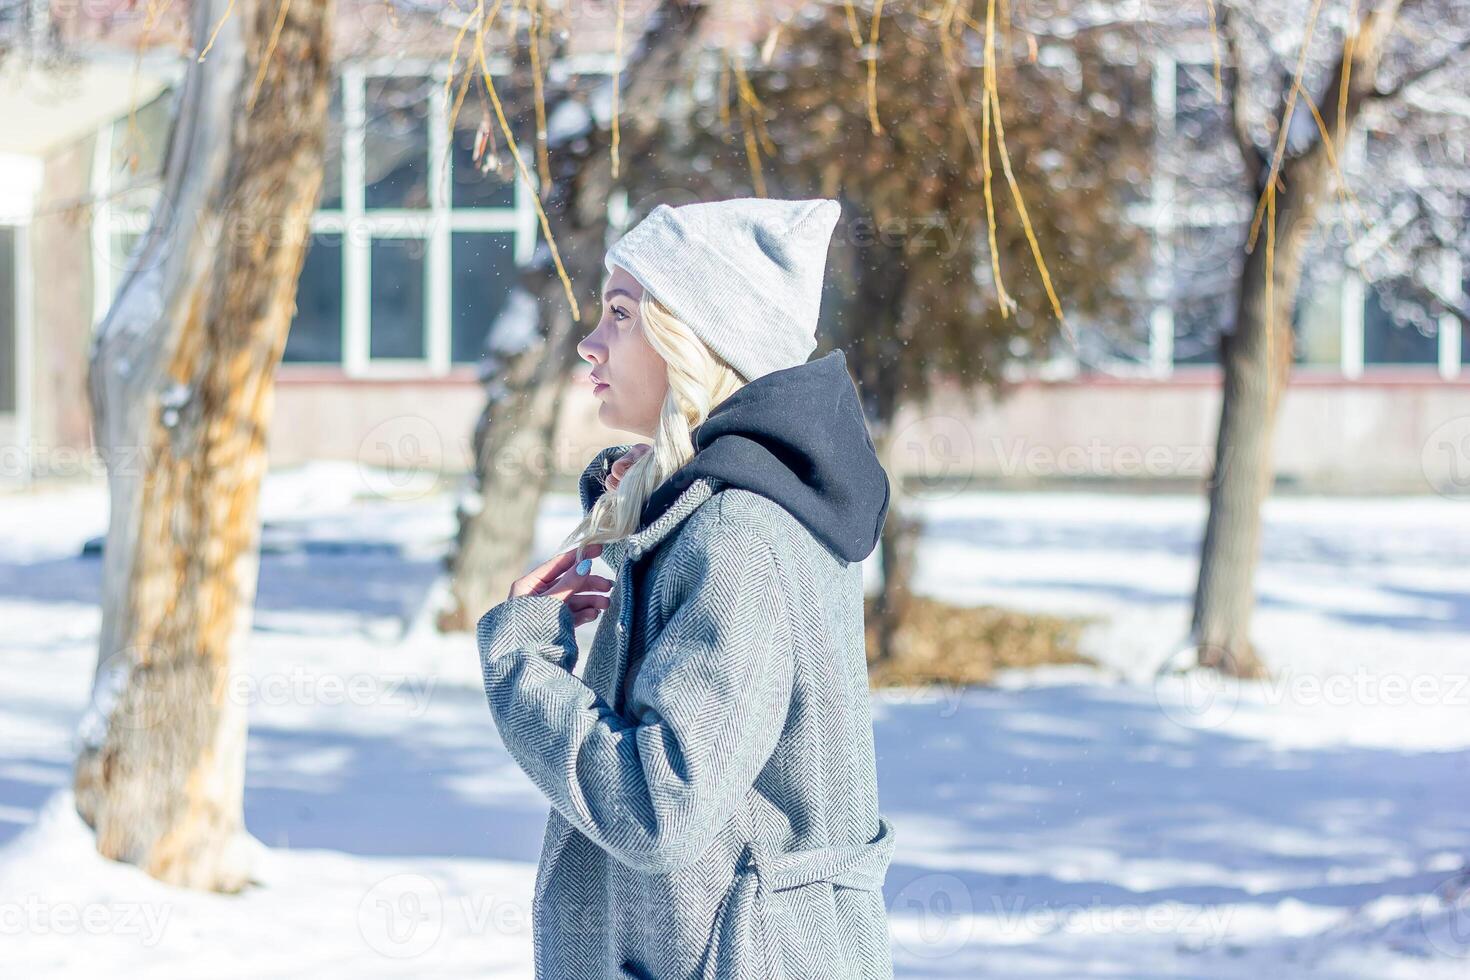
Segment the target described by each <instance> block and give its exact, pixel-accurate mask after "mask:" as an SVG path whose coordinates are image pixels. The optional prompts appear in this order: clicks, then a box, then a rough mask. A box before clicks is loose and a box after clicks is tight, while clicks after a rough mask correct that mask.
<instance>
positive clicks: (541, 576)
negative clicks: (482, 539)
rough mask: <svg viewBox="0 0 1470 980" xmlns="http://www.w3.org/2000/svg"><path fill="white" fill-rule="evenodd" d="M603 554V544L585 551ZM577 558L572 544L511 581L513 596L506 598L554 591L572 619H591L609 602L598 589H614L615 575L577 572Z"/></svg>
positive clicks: (591, 555) (588, 554) (579, 622)
mask: <svg viewBox="0 0 1470 980" xmlns="http://www.w3.org/2000/svg"><path fill="white" fill-rule="evenodd" d="M600 554H602V545H601V544H590V545H588V546H587V548H586V549H585V550H584V551H583V552H582V556H583V557H584V558H596V557H597V556H598V555H600ZM576 562H577V549H576V548H570V549H568V550H566V551H564V552H562V553H561V554H559V555H557V556H556V557H555V558H550V559H548V560H547V561H545V562H543V563H542V564H540V565H538V566H536V567H535V568H533V569H531V570H530V571H529V572H527V573H526V574H525V575H523V576H521V577H520V578H518V579H516V580H515V582H513V583H511V587H510V596H507V598H512V597H514V596H518V595H554V596H556V597H557V598H559V599H561V600H562V601H563V602H565V603H566V604H567V608H569V609H571V611H572V621H573V622H575V623H576V624H577V625H578V626H581V625H582V624H583V623H590V622H592V621H593V620H594V619H596V618H597V617H598V616H600V615H602V610H604V609H606V608H607V606H608V597H607V596H605V595H598V594H597V593H599V592H606V591H608V590H609V589H611V588H612V587H613V583H612V579H607V578H603V577H602V576H601V575H592V574H590V573H589V574H587V575H578V574H577V571H576V568H575V567H574V566H575V565H576Z"/></svg>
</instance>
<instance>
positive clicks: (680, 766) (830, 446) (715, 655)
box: [477, 198, 894, 980]
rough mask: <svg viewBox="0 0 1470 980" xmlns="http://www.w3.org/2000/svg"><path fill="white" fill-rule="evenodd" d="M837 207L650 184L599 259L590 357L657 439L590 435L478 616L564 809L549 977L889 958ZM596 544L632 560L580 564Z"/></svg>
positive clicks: (519, 744)
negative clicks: (619, 440)
mask: <svg viewBox="0 0 1470 980" xmlns="http://www.w3.org/2000/svg"><path fill="white" fill-rule="evenodd" d="M839 214H840V207H839V206H838V204H837V202H836V201H831V200H826V199H818V200H805V201H777V200H763V199H754V198H739V199H734V200H728V201H718V202H712V203H708V204H693V205H686V206H683V207H680V208H670V207H668V206H667V205H661V206H659V207H658V208H656V209H655V210H654V211H653V212H652V213H651V214H650V215H649V216H648V217H647V218H646V219H645V220H644V221H643V222H641V223H640V224H638V225H637V226H636V227H634V228H633V229H632V230H630V231H629V232H628V233H627V234H626V235H624V236H623V237H622V238H621V239H620V240H619V241H618V242H617V243H616V244H615V245H614V246H613V248H612V249H611V250H610V251H609V252H608V254H607V257H606V260H605V261H606V265H607V268H608V272H609V274H610V277H609V279H608V280H607V284H606V289H605V292H604V296H603V315H602V319H601V321H600V322H599V323H598V325H597V328H596V329H595V330H594V331H593V332H592V333H591V334H590V335H589V336H587V337H586V338H585V339H584V340H583V341H582V342H581V343H580V344H579V345H578V352H579V353H580V354H581V356H582V357H584V358H585V359H587V360H588V361H590V362H591V364H592V372H591V373H592V378H593V383H594V387H595V391H596V397H597V398H598V399H599V401H600V405H599V417H600V418H601V420H602V421H603V422H604V423H606V424H608V425H609V426H611V427H613V428H616V429H620V430H624V431H629V432H634V433H638V434H640V435H642V436H645V437H646V438H648V439H650V440H652V442H651V444H649V445H643V446H632V445H623V446H614V447H611V448H609V449H605V450H603V451H602V452H600V453H598V454H597V456H596V457H595V458H594V459H593V460H592V462H591V463H590V464H589V465H588V466H587V467H586V469H585V470H584V472H583V473H582V476H581V480H580V484H579V492H580V496H581V503H582V509H583V519H582V522H581V524H580V525H579V526H578V527H577V528H576V529H575V530H574V531H573V532H572V534H571V536H570V537H569V538H568V539H567V541H568V543H569V544H570V543H573V542H575V544H576V547H575V548H571V549H569V550H567V551H566V552H565V553H563V554H561V555H559V556H558V557H556V558H554V559H552V560H550V561H548V562H546V563H545V564H543V565H541V566H540V567H539V568H536V569H534V570H533V571H531V572H530V573H529V574H527V575H526V576H524V577H523V578H521V579H520V580H518V581H517V582H516V583H515V584H514V586H512V588H511V590H510V596H509V597H508V598H507V599H506V601H504V602H502V603H500V604H499V605H497V606H495V607H494V608H492V609H491V610H490V611H488V612H487V613H485V615H484V616H483V617H482V618H481V619H480V622H479V624H478V627H477V633H478V641H479V647H480V655H481V662H482V667H483V672H484V679H485V694H486V697H487V698H488V700H489V704H490V710H491V713H492V715H493V717H494V720H495V724H496V727H497V728H498V729H499V731H500V734H501V737H502V740H503V741H504V742H505V745H506V748H507V750H508V751H509V752H510V754H511V755H512V756H513V757H514V758H515V759H516V761H517V762H518V763H519V764H520V766H521V767H522V768H523V769H524V770H525V771H526V773H527V775H529V776H530V778H531V779H532V780H533V781H534V782H535V783H536V785H537V786H538V787H540V789H541V790H542V791H543V792H544V793H545V794H546V796H547V797H548V798H549V799H550V801H551V804H552V812H551V814H550V817H549V820H548V822H547V827H546V836H545V840H544V842H543V846H542V853H541V862H540V867H539V868H538V871H537V877H536V888H535V896H534V900H533V903H532V907H531V915H532V932H533V936H534V944H535V959H536V977H537V978H538V980H552V978H555V980H582V978H587V980H592V978H599V980H600V978H641V980H693V978H702V980H717V978H719V980H724V978H750V980H757V978H758V980H769V978H784V980H797V978H861V980H869V978H874V977H884V978H889V977H892V976H893V964H892V960H891V958H890V953H889V946H888V931H887V914H886V908H885V905H884V901H883V895H882V883H883V878H884V875H885V873H886V871H887V867H888V864H889V860H890V857H891V855H892V849H893V841H894V832H893V828H892V827H891V826H890V825H889V823H888V821H887V820H886V819H884V818H883V817H882V816H881V815H880V814H879V811H878V798H877V782H876V773H875V766H874V753H873V730H872V719H871V714H870V702H869V690H868V681H867V663H866V658H865V656H864V646H863V642H864V640H863V589H862V565H861V562H862V559H863V558H865V557H866V556H867V555H868V554H869V553H870V552H871V551H872V550H873V547H874V546H875V545H876V543H877V540H878V534H879V532H880V530H881V529H882V526H883V521H884V518H885V516H886V514H887V510H888V492H889V484H888V478H887V475H886V474H885V473H884V471H883V468H882V466H880V465H879V463H878V460H877V457H876V455H875V453H874V451H873V442H872V439H871V437H870V435H869V433H868V429H867V426H866V424H865V423H864V421H863V416H862V412H861V410H860V407H859V403H858V397H857V392H856V390H855V388H854V387H853V383H852V379H851V377H850V376H849V374H848V372H847V365H846V360H845V358H844V356H843V354H842V352H841V351H833V352H831V353H829V354H827V355H826V356H824V357H821V358H818V359H817V360H814V361H811V362H807V360H806V359H807V357H808V356H809V355H810V354H811V352H812V350H813V349H814V348H815V346H816V339H815V331H816V322H817V311H818V306H819V303H820V296H821V287H822V278H823V273H822V267H823V265H824V264H825V257H826V251H827V245H828V241H829V239H830V237H831V234H832V229H833V227H834V225H835V223H836V220H837V217H838V215H839ZM598 554H600V555H601V556H602V558H603V559H604V560H605V561H606V562H607V564H608V565H609V567H611V568H612V569H614V570H615V571H616V573H617V578H616V584H614V582H613V581H610V580H608V579H606V578H602V577H601V576H597V575H591V574H585V573H582V574H579V569H578V568H574V567H573V565H574V563H575V562H576V560H577V559H579V558H583V557H584V556H595V555H598ZM587 564H590V563H588V562H584V563H583V565H587ZM609 589H610V590H611V593H610V595H604V594H602V593H605V592H608V590H609ZM604 610H607V611H608V613H609V615H607V616H604V617H602V621H601V622H600V623H599V624H598V627H597V632H596V636H595V638H594V640H593V643H592V647H591V650H590V652H589V653H588V655H587V657H586V658H585V660H584V661H582V663H581V664H580V670H576V672H575V673H574V669H575V668H576V667H577V666H578V663H577V660H578V657H577V655H578V650H577V645H576V638H575V635H574V628H575V626H576V625H578V624H581V623H588V622H591V621H592V620H594V619H596V618H597V617H598V616H599V615H601V613H602V612H603V611H604Z"/></svg>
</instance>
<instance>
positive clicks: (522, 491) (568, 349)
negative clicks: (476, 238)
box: [438, 0, 707, 630]
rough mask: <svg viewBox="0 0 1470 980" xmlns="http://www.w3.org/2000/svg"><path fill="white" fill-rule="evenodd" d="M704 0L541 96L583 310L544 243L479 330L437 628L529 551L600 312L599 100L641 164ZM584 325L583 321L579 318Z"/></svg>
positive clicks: (517, 567) (493, 598) (476, 605)
mask: <svg viewBox="0 0 1470 980" xmlns="http://www.w3.org/2000/svg"><path fill="white" fill-rule="evenodd" d="M706 9H707V8H706V6H705V5H704V4H703V3H702V2H693V3H688V2H684V3H677V2H673V0H666V2H663V3H660V4H659V5H658V6H657V7H655V8H653V9H652V10H651V11H650V13H649V16H648V19H647V21H646V22H645V23H644V25H643V32H642V34H641V35H640V36H639V37H638V38H636V39H635V43H634V45H633V46H632V50H631V51H630V54H629V56H628V61H627V66H626V67H625V68H624V69H623V71H622V73H621V77H620V78H618V79H616V80H614V79H613V78H608V79H606V80H605V81H602V82H600V83H599V84H598V85H596V86H594V87H593V88H592V89H591V90H590V91H587V92H579V91H576V90H575V89H571V88H564V89H561V90H559V91H558V92H557V93H556V94H555V95H554V97H553V98H552V99H551V100H550V101H549V103H548V105H547V116H548V119H549V120H550V123H549V127H548V128H549V132H548V136H547V144H548V154H547V158H546V159H547V160H548V165H549V173H550V175H551V182H550V185H549V186H547V187H544V188H543V191H544V196H545V199H546V204H545V208H546V211H547V213H548V214H549V215H554V216H555V217H556V219H557V220H556V225H555V234H556V241H557V243H558V246H559V249H560V253H561V257H562V260H563V263H564V264H565V266H566V269H567V272H568V274H569V276H570V278H571V279H572V281H573V282H576V283H578V284H579V289H580V293H579V312H580V313H581V314H582V318H581V320H578V319H576V318H574V317H573V316H572V313H571V309H570V307H569V306H568V304H567V301H566V297H565V295H564V293H563V285H562V282H561V279H560V277H559V276H558V274H557V270H556V269H555V267H554V266H553V264H552V261H551V257H550V252H549V250H548V248H547V246H546V244H545V243H544V242H543V243H542V244H541V246H540V247H539V248H538V251H537V254H536V257H535V258H534V259H533V261H532V262H531V263H530V264H529V265H528V266H527V267H526V268H525V269H524V270H522V272H521V275H520V279H519V282H518V283H517V285H516V287H515V289H514V290H513V291H512V293H511V296H510V298H509V300H508V301H507V303H506V306H505V308H504V310H503V312H502V313H501V315H500V317H499V318H498V319H497V321H496V322H495V323H494V324H492V325H491V327H490V330H489V333H488V336H487V339H486V354H487V356H486V358H485V360H484V362H483V365H482V377H483V378H484V379H485V388H486V402H485V408H484V411H483V412H482V413H481V415H480V419H479V421H478V422H477V423H476V426H475V435H474V447H475V473H474V486H473V487H472V489H471V490H470V492H469V493H468V494H467V495H466V498H465V499H464V500H463V501H462V502H461V504H460V509H459V534H458V538H457V543H456V547H455V548H454V550H453V552H452V553H451V554H450V555H449V557H448V558H447V559H446V562H447V564H448V566H449V569H450V577H451V580H450V595H451V603H450V606H449V608H447V609H445V610H443V611H441V613H440V615H439V619H438V625H439V628H440V629H444V630H462V629H467V628H469V626H470V624H472V623H473V622H474V621H475V619H477V618H478V617H479V616H480V614H481V613H482V612H483V611H484V610H485V608H487V607H488V606H491V605H494V604H495V603H497V602H499V601H500V600H501V599H503V598H504V597H505V593H506V592H507V591H508V590H509V588H510V583H511V582H512V581H513V580H514V579H515V578H516V577H517V576H519V575H520V574H521V573H522V570H523V568H524V565H525V562H526V559H527V556H528V555H529V554H530V550H531V544H532V540H531V538H532V534H533V532H534V530H535V524H536V520H535V519H536V513H537V511H538V510H539V508H540V505H541V496H542V494H543V493H544V491H545V489H546V481H547V477H548V476H549V475H550V473H549V469H550V468H549V467H547V466H545V465H542V461H544V460H546V459H547V458H548V457H549V452H548V450H549V447H550V446H551V444H552V439H553V437H554V435H555V431H554V430H555V424H556V419H557V415H558V412H559V408H560V405H561V400H562V395H563V392H564V390H565V388H566V383H567V378H568V372H569V369H570V367H571V366H572V364H573V363H574V361H575V348H576V343H577V341H578V340H580V339H581V336H582V334H583V333H584V332H585V330H590V329H591V326H590V325H588V323H587V321H589V320H590V321H591V322H592V323H594V324H595V322H596V318H597V317H598V316H599V315H600V309H601V297H600V295H598V290H599V289H600V288H601V270H602V255H603V250H604V248H605V245H606V236H607V202H608V198H609V196H610V195H611V193H612V190H613V187H614V186H615V182H614V177H613V174H612V163H611V156H610V154H609V145H610V142H611V129H610V125H609V123H610V120H609V119H608V118H606V116H605V114H604V108H603V107H604V106H606V105H608V104H610V99H609V90H610V88H611V87H612V86H613V85H614V84H617V85H619V86H620V91H619V93H618V97H619V100H620V102H621V103H622V104H623V105H624V106H625V107H626V108H625V109H624V111H623V112H622V113H621V114H620V136H621V139H620V153H621V155H622V158H623V159H624V160H630V161H633V164H632V165H633V166H634V167H635V168H636V167H638V166H640V165H641V164H639V163H638V162H637V161H638V158H639V157H640V155H641V154H642V153H643V152H644V151H643V147H644V146H645V144H646V143H647V142H648V140H649V139H650V138H651V135H652V134H653V133H654V132H655V131H656V130H657V129H658V127H659V126H660V125H661V122H662V114H663V113H664V110H665V97H666V95H667V92H668V90H669V89H670V88H671V86H672V84H673V81H674V79H675V78H676V77H677V76H678V74H679V72H680V64H681V61H682V59H683V57H684V56H685V54H686V52H687V50H688V48H689V41H690V39H691V38H692V37H693V36H694V34H695V32H696V31H697V29H698V27H699V25H700V24H701V23H702V22H703V19H704V14H705V11H706ZM584 328H585V329H584Z"/></svg>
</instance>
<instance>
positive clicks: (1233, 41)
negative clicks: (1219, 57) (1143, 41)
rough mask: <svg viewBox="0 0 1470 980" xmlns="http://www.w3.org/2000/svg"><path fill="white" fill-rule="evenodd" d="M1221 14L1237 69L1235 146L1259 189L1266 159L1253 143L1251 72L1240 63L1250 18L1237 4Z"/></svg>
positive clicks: (1232, 90) (1232, 112) (1232, 109)
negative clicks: (1248, 108) (1249, 112)
mask: <svg viewBox="0 0 1470 980" xmlns="http://www.w3.org/2000/svg"><path fill="white" fill-rule="evenodd" d="M1217 7H1218V9H1219V11H1220V20H1219V25H1220V29H1221V31H1222V33H1224V35H1225V48H1226V51H1227V52H1228V53H1229V56H1230V63H1231V64H1232V65H1234V66H1235V78H1234V79H1233V80H1232V81H1231V83H1230V89H1229V92H1230V95H1229V103H1228V107H1229V109H1230V118H1231V122H1232V127H1231V128H1232V131H1233V132H1234V134H1235V142H1236V145H1237V146H1238V147H1239V148H1240V158H1241V160H1242V162H1244V164H1245V169H1246V172H1247V173H1248V174H1249V176H1250V181H1251V186H1252V187H1256V188H1259V187H1260V183H1261V172H1262V170H1263V169H1264V168H1265V166H1266V158H1265V156H1264V154H1262V153H1261V149H1260V147H1258V146H1256V143H1255V141H1254V140H1253V139H1251V132H1250V120H1249V119H1248V118H1247V116H1246V106H1247V104H1248V103H1249V98H1248V96H1247V93H1246V92H1245V86H1246V82H1247V79H1248V78H1249V76H1250V72H1248V71H1246V70H1245V67H1244V66H1243V65H1242V64H1241V61H1240V52H1241V47H1242V45H1241V37H1240V28H1239V25H1240V23H1241V22H1243V21H1249V20H1250V18H1248V17H1246V16H1244V15H1243V14H1241V12H1240V11H1239V10H1238V9H1237V8H1236V6H1235V5H1234V4H1230V3H1219V4H1217Z"/></svg>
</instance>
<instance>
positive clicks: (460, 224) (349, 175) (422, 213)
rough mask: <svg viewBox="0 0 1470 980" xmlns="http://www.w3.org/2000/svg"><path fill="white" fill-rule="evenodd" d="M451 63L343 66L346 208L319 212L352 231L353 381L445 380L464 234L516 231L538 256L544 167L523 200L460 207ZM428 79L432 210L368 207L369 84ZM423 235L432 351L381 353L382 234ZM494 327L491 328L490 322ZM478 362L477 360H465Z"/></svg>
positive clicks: (348, 352)
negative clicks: (457, 257)
mask: <svg viewBox="0 0 1470 980" xmlns="http://www.w3.org/2000/svg"><path fill="white" fill-rule="evenodd" d="M490 70H491V74H493V75H503V74H505V73H506V72H507V71H508V70H509V65H508V64H506V63H504V62H503V60H502V61H496V60H492V61H491V64H490ZM447 76H448V65H447V64H446V63H445V62H444V61H443V60H442V59H441V60H438V61H428V60H415V59H391V60H362V61H352V62H346V63H343V64H342V65H340V66H339V73H338V79H337V84H339V85H341V86H342V122H343V132H342V147H341V152H342V207H341V208H340V209H334V210H322V209H318V210H317V212H316V213H315V214H313V215H312V219H311V231H312V233H313V234H317V233H327V234H331V233H339V234H341V235H342V368H343V371H344V373H345V374H346V375H347V376H348V377H350V378H368V379H379V378H422V377H430V378H432V377H443V376H445V375H448V374H450V373H451V372H452V371H453V370H454V368H455V365H454V364H453V363H452V362H451V359H450V356H451V338H452V331H453V323H454V311H453V308H452V306H451V293H452V289H453V278H454V277H453V272H454V270H453V267H452V265H451V255H450V247H451V242H452V236H453V235H454V234H455V233H457V232H502V233H510V234H513V235H514V236H515V241H514V246H513V248H514V257H515V262H516V264H517V265H523V264H525V263H526V262H528V261H529V260H530V258H531V254H532V252H533V251H534V250H535V248H536V237H537V219H536V211H535V206H534V202H533V198H532V196H531V195H532V194H534V193H538V192H539V181H538V180H537V178H536V173H535V171H530V176H531V180H532V184H533V185H536V188H535V189H528V188H527V187H526V183H525V181H524V180H523V179H522V178H521V176H520V174H519V173H518V172H517V173H514V174H513V175H512V177H513V179H514V181H515V203H514V205H513V206H511V207H507V208H454V207H451V204H452V202H451V200H450V194H451V191H450V188H451V187H452V180H453V174H452V172H451V168H452V167H453V164H454V162H453V159H452V154H451V152H450V150H451V147H450V144H449V135H448V128H449V110H450V105H449V100H448V99H447V98H446V97H445V92H444V88H443V84H444V81H445V79H446V78H447ZM391 77H427V78H430V79H432V80H433V81H434V82H435V86H434V89H433V92H432V94H431V95H430V98H429V118H428V122H427V125H428V139H429V160H428V165H429V170H428V188H429V207H428V208H427V209H425V210H411V209H393V208H373V209H368V208H367V207H366V206H365V194H366V160H367V156H366V154H367V145H366V140H367V81H368V79H369V78H391ZM393 238H400V239H401V238H420V239H423V240H424V241H425V243H426V248H427V253H426V255H425V269H424V277H425V282H424V306H425V309H424V325H425V330H426V331H427V334H426V337H425V357H423V358H383V357H377V358H375V357H372V356H371V354H370V351H371V340H372V335H371V330H372V310H371V305H370V304H371V297H372V243H373V241H374V240H376V239H393ZM487 326H488V324H487ZM321 363H322V362H305V361H300V362H288V363H287V364H284V365H282V368H283V370H290V369H292V368H295V367H302V368H310V367H319V366H321ZM460 367H472V365H467V364H466V365H460Z"/></svg>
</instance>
